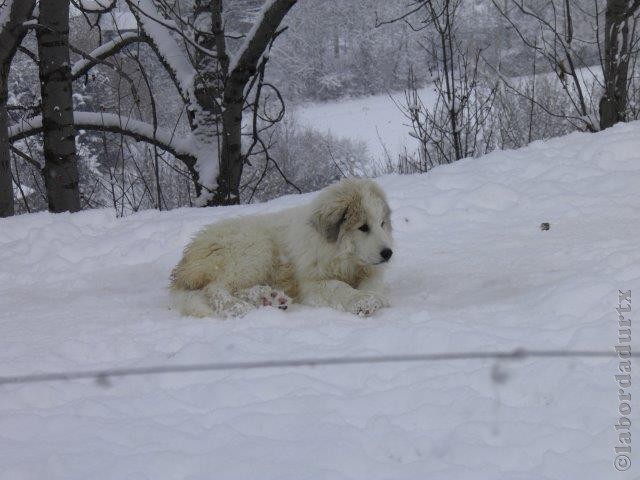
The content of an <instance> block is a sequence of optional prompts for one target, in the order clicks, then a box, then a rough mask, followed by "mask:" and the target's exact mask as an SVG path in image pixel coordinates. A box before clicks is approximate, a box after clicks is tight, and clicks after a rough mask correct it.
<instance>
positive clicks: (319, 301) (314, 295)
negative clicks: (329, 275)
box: [300, 280, 385, 316]
mask: <svg viewBox="0 0 640 480" xmlns="http://www.w3.org/2000/svg"><path fill="white" fill-rule="evenodd" d="M300 300H301V302H302V303H305V304H307V305H313V306H328V307H332V308H335V309H338V310H345V311H347V312H351V313H355V314H356V315H364V316H367V315H371V314H372V313H373V312H375V311H376V310H378V309H379V308H382V307H383V306H384V304H385V300H384V297H382V296H381V295H379V294H377V293H375V292H368V291H367V292H365V291H362V290H357V289H355V288H352V287H351V286H350V285H348V284H346V283H345V282H341V281H339V280H319V281H308V282H303V283H302V285H300Z"/></svg>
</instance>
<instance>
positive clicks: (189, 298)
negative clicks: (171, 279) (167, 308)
mask: <svg viewBox="0 0 640 480" xmlns="http://www.w3.org/2000/svg"><path fill="white" fill-rule="evenodd" d="M170 291H171V300H172V302H171V303H172V306H173V307H174V308H176V309H177V310H178V311H179V312H180V313H181V314H182V315H186V316H192V317H211V316H212V315H213V313H214V312H213V309H212V308H211V307H210V306H209V304H208V302H207V298H206V297H205V295H204V293H203V292H202V290H182V289H179V288H171V289H170Z"/></svg>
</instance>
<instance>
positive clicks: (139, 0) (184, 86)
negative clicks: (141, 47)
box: [127, 0, 196, 99]
mask: <svg viewBox="0 0 640 480" xmlns="http://www.w3.org/2000/svg"><path fill="white" fill-rule="evenodd" d="M127 3H128V5H129V8H130V9H131V11H132V13H133V14H134V15H135V17H136V19H137V21H138V25H139V26H140V28H141V29H142V31H143V32H144V33H145V35H147V36H148V37H149V40H150V44H151V47H152V48H153V49H154V51H155V52H156V54H157V55H158V57H159V59H160V61H161V62H162V63H163V64H164V66H165V67H166V68H167V71H168V72H169V74H170V75H171V77H172V79H173V81H174V83H175V84H176V87H177V88H178V90H179V91H180V95H181V96H182V98H183V99H188V98H190V97H191V96H192V92H193V81H194V78H195V76H196V71H195V69H194V68H193V65H192V64H191V62H190V61H189V57H188V55H187V53H186V52H185V51H184V49H183V48H181V47H180V45H179V44H178V42H176V40H175V39H174V38H173V36H172V34H171V31H172V30H173V29H172V28H171V25H169V24H168V23H167V21H166V20H164V18H163V17H162V14H161V12H159V11H158V9H157V7H156V6H155V4H154V3H153V2H152V1H151V0H127Z"/></svg>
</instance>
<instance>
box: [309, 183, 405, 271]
mask: <svg viewBox="0 0 640 480" xmlns="http://www.w3.org/2000/svg"><path fill="white" fill-rule="evenodd" d="M311 224H312V225H313V227H314V228H315V229H316V230H317V231H318V233H320V235H321V236H322V237H324V239H325V240H326V241H327V242H330V243H335V244H336V245H337V246H338V247H339V250H340V251H341V252H344V253H346V254H349V255H352V256H353V257H355V259H356V261H357V262H358V263H359V264H361V265H378V264H381V263H384V262H388V261H389V259H390V258H391V255H392V254H393V250H392V246H393V239H392V237H391V210H390V209H389V204H388V203H387V199H386V197H385V194H384V192H383V191H382V189H381V188H380V187H379V186H378V185H377V184H376V183H375V182H373V181H372V180H367V179H344V180H341V181H340V182H338V183H336V184H335V185H332V186H330V187H328V188H326V189H325V190H323V191H322V192H321V193H320V194H319V195H318V197H317V198H316V199H315V201H314V202H313V204H312V208H311Z"/></svg>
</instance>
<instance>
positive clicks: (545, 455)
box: [0, 123, 640, 480]
mask: <svg viewBox="0 0 640 480" xmlns="http://www.w3.org/2000/svg"><path fill="white" fill-rule="evenodd" d="M380 183H381V185H383V186H384V188H385V189H386V190H387V192H388V194H389V197H390V202H391V205H392V208H393V222H394V228H395V235H396V239H397V243H396V247H395V249H394V250H395V252H396V253H395V254H394V258H393V260H392V262H391V266H390V271H389V277H388V281H389V284H390V287H391V299H392V302H393V307H392V308H390V309H385V310H382V311H380V312H378V313H377V314H376V315H375V316H373V317H371V318H359V317H355V316H352V315H349V314H347V313H339V312H336V311H333V310H329V309H314V308H308V307H301V306H294V307H292V308H290V309H289V310H288V311H286V312H283V311H279V310H275V309H262V310H259V311H255V312H253V313H251V314H250V315H248V316H247V317H245V318H242V319H234V320H226V321H221V320H217V319H209V320H200V319H194V318H180V317H179V316H178V315H177V314H176V313H175V312H174V311H171V310H169V309H168V308H167V295H166V290H165V287H166V285H167V277H168V274H169V271H170V269H171V268H172V266H173V265H174V263H175V262H176V261H177V260H178V259H179V255H180V251H181V249H182V247H183V246H184V245H185V244H186V242H187V241H188V239H189V237H190V236H191V235H192V234H193V233H194V232H195V231H196V230H198V229H199V228H200V227H201V226H202V225H205V224H207V223H211V222H215V221H217V220H219V219H221V218H225V217H229V216H232V215H237V214H247V213H258V212H265V211H275V210H278V209H281V208H284V207H287V206H290V205H293V204H297V203H299V202H303V201H308V199H309V198H310V197H309V196H290V197H286V198H281V199H278V200H276V201H273V202H270V203H268V204H262V205H252V206H241V207H233V208H224V209H222V208H219V209H182V210H177V211H171V212H162V213H158V212H155V211H147V212H143V213H139V214H136V215H133V216H130V217H127V218H124V219H116V218H114V216H113V214H112V213H111V212H110V211H108V210H104V211H86V212H82V213H77V214H73V215H64V214H62V215H51V214H46V213H39V214H33V215H23V216H20V217H15V218H11V219H5V220H1V221H0V265H1V269H0V376H7V375H14V374H20V373H32V372H50V371H62V370H78V369H96V368H106V367H130V366H146V365H155V364H186V363H199V362H214V361H244V360H267V359H268V360H272V359H287V358H298V357H330V356H355V355H373V354H396V353H421V352H452V351H466V350H474V351H478V350H480V351H490V350H496V349H499V350H510V349H514V348H517V347H526V348H557V349H583V350H591V349H593V350H608V351H613V348H614V346H615V345H616V343H617V338H618V325H617V315H616V313H615V310H614V309H615V308H616V306H617V305H618V296H617V292H618V289H622V290H628V289H631V290H632V291H633V292H634V293H633V295H636V293H635V292H640V248H639V246H638V238H640V208H639V206H640V123H633V124H627V125H620V126H617V127H615V128H613V129H611V130H608V131H605V132H602V133H598V134H572V135H570V136H568V137H565V138H560V139H554V140H551V141H548V142H545V143H542V142H537V143H535V144H533V145H531V146H530V147H528V148H525V149H522V150H519V151H510V152H496V153H493V154H490V155H487V156H486V157H483V158H480V159H476V160H464V161H460V162H458V163H456V164H453V165H449V166H446V167H439V168H436V169H435V170H433V171H432V172H431V173H429V174H428V175H422V176H418V175H415V176H389V177H384V178H381V179H380ZM542 222H549V223H550V230H549V231H541V230H540V228H539V227H540V224H541V223H542ZM617 365H618V364H617V361H616V360H615V359H614V358H611V359H605V358H595V359H584V358H564V359H540V358H538V359H535V358H527V359H524V360H518V361H511V362H501V363H497V362H496V361H491V360H474V361H469V360H466V361H445V362H438V363H423V364H422V363H412V364H392V365H352V366H339V367H337V366H326V367H316V368H307V367H303V368H295V369H293V368H279V369H270V370H269V369H266V370H251V371H233V372H214V373H206V372H201V373H181V374H166V375H156V376H143V377H129V378H118V379H112V380H111V382H110V384H109V385H106V386H105V385H99V384H97V383H96V382H94V381H90V380H77V381H68V382H52V383H38V384H26V385H3V386H0V479H2V480H17V479H48V480H75V479H77V480H86V479H91V480H106V479H118V480H122V479H136V480H138V479H140V480H141V479H149V480H165V479H166V480H169V479H181V480H182V479H190V480H210V479H224V480H232V479H258V478H260V479H291V480H301V479H318V480H319V479H345V480H346V479H354V480H361V479H396V480H397V479H424V478H428V479H447V480H450V479H455V480H464V479H473V480H478V479H491V480H499V479H504V480H513V479H531V480H534V479H535V480H543V479H562V480H566V479H578V478H594V479H595V478H611V477H612V476H613V475H617V477H616V478H631V476H629V477H625V474H618V473H617V472H615V470H614V469H613V464H612V462H613V457H614V451H613V447H614V446H616V445H617V443H616V442H617V436H616V431H615V429H614V424H615V423H616V421H617V418H618V416H619V414H618V399H617V394H618V385H617V384H616V382H615V381H614V375H615V374H616V373H617ZM634 395H635V390H634ZM634 398H635V397H634ZM633 408H634V409H637V408H640V404H638V405H637V406H636V405H635V404H634V405H633ZM634 412H635V410H634ZM634 421H635V420H634ZM633 448H634V449H635V446H634V447H633ZM632 458H633V457H632ZM636 470H637V467H636ZM632 471H633V467H632Z"/></svg>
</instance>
